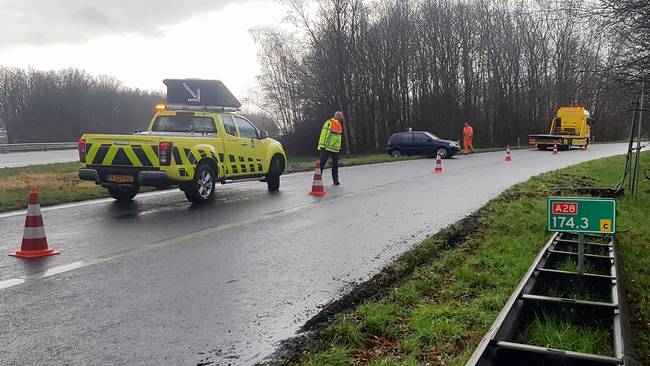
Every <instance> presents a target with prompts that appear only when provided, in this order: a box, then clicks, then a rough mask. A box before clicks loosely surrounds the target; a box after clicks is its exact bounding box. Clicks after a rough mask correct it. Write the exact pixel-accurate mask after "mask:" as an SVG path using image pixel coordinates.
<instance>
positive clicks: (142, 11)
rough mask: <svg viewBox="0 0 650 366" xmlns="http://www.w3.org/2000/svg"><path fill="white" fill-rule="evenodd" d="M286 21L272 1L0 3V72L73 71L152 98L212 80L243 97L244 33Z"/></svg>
mask: <svg viewBox="0 0 650 366" xmlns="http://www.w3.org/2000/svg"><path fill="white" fill-rule="evenodd" d="M285 14H286V9H285V8H283V7H282V6H281V5H279V4H278V3H277V2H276V1H273V0H254V1H246V0H239V1H238V0H184V1H183V0H155V1H154V0H101V1H100V0H0V19H1V20H0V65H8V66H17V67H21V68H27V67H30V66H31V67H34V68H36V69H42V70H50V69H60V68H66V67H77V68H82V69H85V70H87V71H89V72H91V73H93V74H106V75H111V76H115V77H117V78H118V79H120V80H121V81H122V82H123V83H124V85H127V86H133V87H140V88H144V89H154V90H162V89H163V87H164V85H163V84H162V79H164V78H183V77H196V78H206V79H207V78H215V79H220V80H223V81H224V82H225V83H226V85H227V86H228V87H229V88H230V89H231V90H232V91H233V93H235V94H236V95H237V96H239V97H242V96H245V94H246V92H247V90H248V89H249V88H251V87H252V86H253V85H254V83H255V76H256V75H257V74H258V73H259V64H258V62H257V46H256V45H255V43H254V42H253V40H252V38H251V36H250V34H249V30H250V29H251V28H254V27H258V26H267V25H277V24H279V23H281V22H282V21H283V19H284V16H285Z"/></svg>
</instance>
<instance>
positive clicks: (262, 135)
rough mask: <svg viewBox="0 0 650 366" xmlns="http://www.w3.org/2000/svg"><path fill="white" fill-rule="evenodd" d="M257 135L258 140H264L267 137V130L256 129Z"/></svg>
mask: <svg viewBox="0 0 650 366" xmlns="http://www.w3.org/2000/svg"><path fill="white" fill-rule="evenodd" d="M257 136H258V137H259V139H260V140H264V139H265V138H268V137H269V131H257Z"/></svg>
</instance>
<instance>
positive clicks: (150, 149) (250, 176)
mask: <svg viewBox="0 0 650 366" xmlns="http://www.w3.org/2000/svg"><path fill="white" fill-rule="evenodd" d="M165 84H167V86H168V101H169V100H170V99H171V100H172V101H176V102H178V99H179V98H181V101H182V102H184V103H182V104H180V103H169V104H167V105H158V106H156V108H157V112H156V113H155V115H154V116H153V118H152V119H151V122H150V123H149V127H148V129H147V130H146V131H144V132H138V133H136V134H133V135H112V134H85V135H83V136H82V137H81V139H80V140H79V158H80V163H81V167H80V170H79V177H80V178H81V179H83V180H91V181H94V182H95V183H96V184H98V185H102V186H103V187H105V188H106V189H107V190H108V192H109V194H110V195H111V196H112V197H113V198H115V199H117V200H119V201H128V200H131V199H133V197H135V195H136V194H137V193H138V191H139V189H140V187H141V186H152V187H156V188H159V189H163V188H167V187H174V186H177V187H179V188H180V189H181V190H182V191H183V192H185V195H186V197H187V199H188V200H190V201H191V202H196V203H201V202H205V201H208V200H210V199H212V197H213V196H214V191H215V183H216V182H220V183H222V184H225V183H228V182H234V181H241V180H261V181H263V182H266V183H267V187H268V190H269V191H277V190H278V189H279V187H280V175H281V174H282V173H283V172H284V169H285V166H286V154H285V152H284V149H283V148H282V145H281V144H280V142H278V141H276V140H274V139H272V138H269V137H268V134H267V133H266V132H262V131H260V130H259V129H258V128H257V127H256V126H255V125H254V124H253V123H251V122H250V121H249V120H248V119H246V118H245V117H244V116H242V115H239V114H238V113H236V111H237V110H238V108H239V102H238V101H236V99H234V96H232V94H230V92H229V91H227V89H226V88H225V86H223V84H222V83H221V82H218V81H216V80H196V79H189V80H165ZM170 86H171V87H170ZM170 89H172V90H170ZM179 89H180V90H179ZM215 89H218V90H215ZM183 91H184V93H183ZM226 92H227V93H226Z"/></svg>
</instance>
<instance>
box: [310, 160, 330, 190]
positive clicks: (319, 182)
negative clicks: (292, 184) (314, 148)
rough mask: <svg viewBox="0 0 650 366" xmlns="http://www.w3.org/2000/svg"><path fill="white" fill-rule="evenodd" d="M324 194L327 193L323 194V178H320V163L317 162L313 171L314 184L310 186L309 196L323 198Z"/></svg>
mask: <svg viewBox="0 0 650 366" xmlns="http://www.w3.org/2000/svg"><path fill="white" fill-rule="evenodd" d="M326 194H327V192H325V188H323V177H322V176H321V170H320V161H317V162H316V166H315V169H314V183H313V184H312V186H311V192H309V195H311V196H324V195H326Z"/></svg>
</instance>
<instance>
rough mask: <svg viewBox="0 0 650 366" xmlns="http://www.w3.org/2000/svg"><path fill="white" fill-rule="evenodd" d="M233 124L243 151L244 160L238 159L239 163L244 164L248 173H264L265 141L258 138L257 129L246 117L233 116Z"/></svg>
mask: <svg viewBox="0 0 650 366" xmlns="http://www.w3.org/2000/svg"><path fill="white" fill-rule="evenodd" d="M235 125H236V126H237V129H238V130H239V138H240V141H241V145H242V147H243V149H242V152H245V156H244V161H243V162H241V161H240V165H241V164H244V165H245V168H246V171H247V172H248V174H262V173H264V166H265V162H264V159H265V158H266V157H265V154H266V141H263V140H260V139H259V131H258V130H257V128H256V127H255V126H253V124H252V123H250V122H249V121H248V120H247V119H245V118H243V117H240V116H235ZM242 169H243V168H242Z"/></svg>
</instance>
